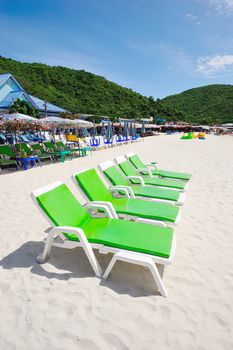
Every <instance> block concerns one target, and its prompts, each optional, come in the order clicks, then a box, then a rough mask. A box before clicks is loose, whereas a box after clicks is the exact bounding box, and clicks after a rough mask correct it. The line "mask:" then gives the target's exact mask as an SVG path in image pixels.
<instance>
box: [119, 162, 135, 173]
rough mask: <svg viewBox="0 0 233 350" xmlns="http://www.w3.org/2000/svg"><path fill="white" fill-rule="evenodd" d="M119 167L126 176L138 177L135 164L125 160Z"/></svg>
mask: <svg viewBox="0 0 233 350" xmlns="http://www.w3.org/2000/svg"><path fill="white" fill-rule="evenodd" d="M118 165H119V167H120V168H121V170H122V171H123V173H124V174H125V175H126V176H137V175H138V174H137V172H136V169H135V167H134V166H133V164H131V163H130V161H129V160H125V161H124V162H122V163H119V164H118Z"/></svg>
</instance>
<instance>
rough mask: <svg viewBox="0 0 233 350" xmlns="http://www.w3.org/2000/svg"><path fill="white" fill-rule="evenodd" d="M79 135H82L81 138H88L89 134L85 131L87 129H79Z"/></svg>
mask: <svg viewBox="0 0 233 350" xmlns="http://www.w3.org/2000/svg"><path fill="white" fill-rule="evenodd" d="M80 131H81V133H82V136H81V137H88V136H89V133H88V131H87V128H81V129H80Z"/></svg>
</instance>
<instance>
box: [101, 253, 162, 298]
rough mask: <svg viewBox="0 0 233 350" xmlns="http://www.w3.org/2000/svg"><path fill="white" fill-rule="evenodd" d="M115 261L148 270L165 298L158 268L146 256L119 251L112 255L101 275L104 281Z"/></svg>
mask: <svg viewBox="0 0 233 350" xmlns="http://www.w3.org/2000/svg"><path fill="white" fill-rule="evenodd" d="M117 260H121V261H125V262H128V263H132V264H135V265H141V266H145V267H148V269H149V270H150V272H151V274H152V276H153V279H154V281H155V284H156V286H157V288H158V289H159V291H160V294H161V295H162V296H164V297H167V290H166V287H165V285H164V283H163V281H162V278H161V276H160V274H159V271H158V268H157V266H156V265H155V263H154V262H153V260H152V259H151V258H149V257H147V256H142V255H140V256H139V254H137V253H132V252H126V251H120V252H118V253H116V254H114V255H113V257H112V259H111V261H110V263H109V265H108V266H107V269H106V270H105V272H104V274H103V278H104V279H106V278H107V277H108V275H109V274H110V272H111V270H112V269H113V267H114V265H115V263H116V261H117Z"/></svg>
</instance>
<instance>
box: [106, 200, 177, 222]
mask: <svg viewBox="0 0 233 350" xmlns="http://www.w3.org/2000/svg"><path fill="white" fill-rule="evenodd" d="M111 202H112V204H113V206H114V208H115V210H116V212H117V213H118V214H124V215H125V214H126V215H132V216H138V217H140V218H145V219H152V220H161V221H169V222H175V221H176V218H177V216H178V214H179V211H180V209H179V208H178V207H177V206H175V205H170V204H167V203H161V202H150V201H147V200H142V199H130V198H127V199H120V198H117V199H114V198H113V199H112V200H111Z"/></svg>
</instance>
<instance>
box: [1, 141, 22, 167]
mask: <svg viewBox="0 0 233 350" xmlns="http://www.w3.org/2000/svg"><path fill="white" fill-rule="evenodd" d="M9 165H15V166H16V169H18V165H17V162H16V154H15V153H14V151H13V150H12V148H11V146H10V145H0V170H1V168H2V167H7V166H9Z"/></svg>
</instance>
